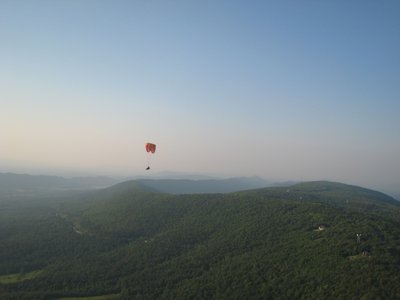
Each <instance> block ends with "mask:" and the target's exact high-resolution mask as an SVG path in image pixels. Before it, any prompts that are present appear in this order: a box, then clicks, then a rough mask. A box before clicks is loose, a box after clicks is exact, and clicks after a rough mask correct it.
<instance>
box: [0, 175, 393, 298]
mask: <svg viewBox="0 0 400 300" xmlns="http://www.w3.org/2000/svg"><path fill="white" fill-rule="evenodd" d="M13 209H14V210H12V209H11V208H10V207H3V210H0V213H1V214H2V215H1V218H0V222H1V224H0V225H2V226H0V228H1V230H2V231H1V232H0V236H1V237H2V240H1V245H2V247H1V248H0V257H1V258H2V259H1V260H0V270H1V272H2V274H1V275H3V282H2V276H1V275H0V295H1V296H2V298H4V299H24V298H25V299H35V298H40V297H48V298H57V297H66V296H93V295H109V297H111V298H117V299H135V298H144V299H192V298H202V299H216V298H217V299H246V298H247V299H248V298H253V299H254V298H263V299H337V298H346V299H354V298H357V299H359V298H363V299H378V298H384V299H397V298H399V297H400V288H399V286H398V282H399V280H400V269H399V265H400V240H399V236H400V205H399V203H398V202H396V201H395V200H394V199H393V198H391V197H389V196H387V195H384V194H382V193H379V192H376V191H372V190H368V189H364V188H361V187H355V186H349V185H345V184H340V183H332V182H309V183H301V184H296V185H292V186H290V187H273V188H261V189H255V190H249V191H240V192H234V193H226V194H223V193H218V194H190V195H188V194H186V195H173V194H168V193H163V192H159V191H157V190H154V189H152V188H151V187H149V186H146V185H144V184H143V182H141V181H129V182H124V183H120V184H117V185H114V186H112V187H109V188H106V189H102V190H97V191H93V192H91V193H89V194H85V195H82V196H80V197H78V198H75V199H71V200H68V201H66V202H65V203H63V204H60V205H59V206H58V207H57V208H56V210H54V209H55V208H54V207H49V208H43V207H42V208H41V209H40V210H39V209H38V210H33V211H32V209H30V210H29V211H28V210H26V211H24V209H23V208H18V209H16V208H13ZM10 212H14V213H13V214H11V213H10ZM15 212H18V214H16V213H15ZM15 218H16V219H15ZM13 220H18V222H14V221H13ZM50 228H51V230H49V229H50ZM21 244H22V245H24V247H23V248H21V247H20V245H21ZM28 253H29V255H27V254H28ZM21 268H22V270H23V271H22V272H21ZM39 271H40V272H39ZM32 272H39V273H32ZM19 273H21V275H20V279H19V280H18V279H14V282H11V283H10V282H9V281H8V282H7V281H6V280H5V279H4V278H5V277H4V276H5V275H8V276H10V275H12V274H19ZM23 274H27V275H24V276H25V277H23ZM7 278H10V277H7ZM8 280H9V279H8Z"/></svg>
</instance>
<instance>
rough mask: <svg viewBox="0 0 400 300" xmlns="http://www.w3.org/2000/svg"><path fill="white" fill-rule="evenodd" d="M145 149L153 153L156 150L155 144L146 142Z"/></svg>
mask: <svg viewBox="0 0 400 300" xmlns="http://www.w3.org/2000/svg"><path fill="white" fill-rule="evenodd" d="M146 151H147V152H149V153H150V152H151V153H154V152H156V145H155V144H152V143H146Z"/></svg>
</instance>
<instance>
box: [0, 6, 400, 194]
mask: <svg viewBox="0 0 400 300" xmlns="http://www.w3.org/2000/svg"><path fill="white" fill-rule="evenodd" d="M399 16H400V1H389V0H384V1H375V0H373V1H369V0H358V1H356V0H354V1H353V0H350V1H349V0H342V1H339V0H337V1H328V0H327V1H324V0H304V1H299V0H292V1H285V0H283V1H282V0H276V1H268V0H265V1H232V0H229V1H228V0H227V1H222V0H221V1H215V0H212V1H206V0H201V1H183V0H182V1H179V0H176V1H168V0H166V1H142V0H141V1H139V0H138V1H118V0H116V1H114V0H113V1H111V0H107V1H103V0H84V1H83V0H49V1H40V0H39V1H29V0H26V1H20V0H0V43H1V44H0V104H1V105H0V172H2V171H12V172H30V173H41V174H43V173H46V174H47V173H58V174H63V173H64V174H73V173H76V174H78V173H81V174H83V173H87V174H98V175H141V174H147V175H148V174H149V172H147V173H146V172H145V171H144V169H145V167H146V166H147V165H146V164H147V156H146V154H145V152H144V143H145V142H146V141H152V142H154V143H156V144H157V146H158V149H157V150H158V151H157V153H156V155H155V156H154V157H153V158H152V170H151V172H154V173H155V172H158V171H165V170H170V171H179V172H189V173H207V174H221V175H225V176H242V175H243V176H249V175H258V176H262V177H265V178H269V179H293V180H317V179H328V180H335V181H341V182H346V183H353V184H360V185H364V186H368V187H373V188H380V189H386V190H389V189H394V188H395V187H399V190H400V97H399V96H400V17H399Z"/></svg>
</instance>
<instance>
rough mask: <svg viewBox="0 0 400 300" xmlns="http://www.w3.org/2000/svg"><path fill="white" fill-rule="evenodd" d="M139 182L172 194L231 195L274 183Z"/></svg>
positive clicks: (258, 180) (241, 179)
mask: <svg viewBox="0 0 400 300" xmlns="http://www.w3.org/2000/svg"><path fill="white" fill-rule="evenodd" d="M137 182H139V183H141V184H142V185H144V186H147V187H150V188H152V189H154V190H156V191H159V192H163V193H170V194H203V193H230V192H236V191H243V190H250V189H257V188H262V187H268V186H271V185H272V183H271V182H269V181H267V180H265V179H263V178H260V177H257V176H254V177H233V178H227V179H197V180H193V179H137Z"/></svg>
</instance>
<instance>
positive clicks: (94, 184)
mask: <svg viewBox="0 0 400 300" xmlns="http://www.w3.org/2000/svg"><path fill="white" fill-rule="evenodd" d="M117 182H118V180H116V179H113V178H110V177H105V176H96V177H72V178H64V177H60V176H48V175H28V174H15V173H0V196H5V195H6V196H23V195H32V194H33V193H35V194H41V193H47V192H57V191H64V190H87V189H96V188H104V187H107V186H111V185H113V184H116V183H117Z"/></svg>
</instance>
